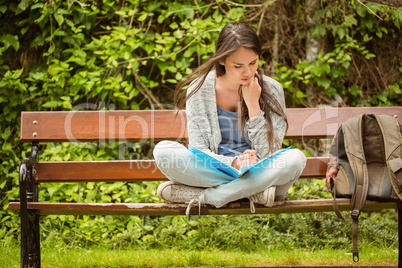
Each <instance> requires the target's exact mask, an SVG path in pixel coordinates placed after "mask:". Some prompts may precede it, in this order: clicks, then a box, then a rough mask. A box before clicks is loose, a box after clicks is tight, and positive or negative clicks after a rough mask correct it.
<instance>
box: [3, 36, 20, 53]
mask: <svg viewBox="0 0 402 268" xmlns="http://www.w3.org/2000/svg"><path fill="white" fill-rule="evenodd" d="M0 42H3V43H4V46H5V49H7V48H9V47H10V46H12V47H13V48H14V50H15V51H18V49H19V48H20V42H19V41H18V36H17V35H11V34H6V35H3V36H1V37H0Z"/></svg>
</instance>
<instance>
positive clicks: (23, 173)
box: [19, 159, 29, 268]
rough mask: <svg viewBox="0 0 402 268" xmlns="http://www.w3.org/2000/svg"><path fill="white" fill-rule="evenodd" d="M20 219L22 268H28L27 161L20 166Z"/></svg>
mask: <svg viewBox="0 0 402 268" xmlns="http://www.w3.org/2000/svg"><path fill="white" fill-rule="evenodd" d="M19 173H20V175H19V176H20V178H19V180H20V207H21V209H20V218H21V268H27V267H28V255H29V250H28V232H29V229H28V210H27V196H26V193H27V192H26V188H27V181H26V178H27V160H26V159H25V160H23V161H22V163H21V165H20V172H19Z"/></svg>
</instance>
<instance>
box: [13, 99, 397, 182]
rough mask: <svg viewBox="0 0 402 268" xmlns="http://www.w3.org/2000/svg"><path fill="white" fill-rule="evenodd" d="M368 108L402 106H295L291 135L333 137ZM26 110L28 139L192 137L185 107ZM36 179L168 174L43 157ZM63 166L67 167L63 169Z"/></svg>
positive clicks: (316, 171)
mask: <svg viewBox="0 0 402 268" xmlns="http://www.w3.org/2000/svg"><path fill="white" fill-rule="evenodd" d="M362 113H383V114H388V115H396V116H398V120H399V122H401V123H402V107H359V108H349V107H348V108H346V107H345V108H332V107H324V108H289V109H287V110H286V114H287V116H288V123H289V128H288V131H287V134H286V138H289V139H310V138H332V137H333V135H334V134H335V133H336V131H337V129H338V127H339V126H340V125H341V123H342V122H343V121H345V120H347V119H349V118H351V117H353V116H356V115H358V114H362ZM175 116H176V111H173V110H149V111H69V112H22V114H21V136H20V139H21V141H23V142H58V141H70V142H75V141H106V142H112V141H119V142H121V141H123V142H124V141H130V142H131V141H151V143H154V144H155V143H156V142H157V141H159V140H164V139H168V140H180V141H185V140H186V139H187V130H186V117H185V113H184V111H180V113H179V114H178V116H177V118H176V120H174V119H175ZM327 162H328V158H326V157H313V158H309V159H308V163H307V166H306V168H305V170H304V172H303V174H302V175H301V177H322V176H324V175H325V171H326V164H327ZM35 169H36V170H37V172H36V174H40V176H38V175H36V177H35V180H36V182H56V181H57V182H61V181H68V182H73V181H75V182H76V181H116V180H119V181H122V180H123V181H132V180H166V177H165V176H164V175H163V174H162V173H161V172H160V171H159V170H158V169H157V167H156V165H155V162H154V161H152V160H114V161H68V162H38V163H36V164H35ZM61 170H62V172H60V171H61Z"/></svg>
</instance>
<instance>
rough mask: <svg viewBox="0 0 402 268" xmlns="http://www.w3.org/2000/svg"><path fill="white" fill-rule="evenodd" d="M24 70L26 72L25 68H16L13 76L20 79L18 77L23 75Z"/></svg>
mask: <svg viewBox="0 0 402 268" xmlns="http://www.w3.org/2000/svg"><path fill="white" fill-rule="evenodd" d="M23 72H24V68H22V69H19V70H16V71H14V73H13V76H12V77H11V78H12V79H18V78H20V76H21V75H22V73H23Z"/></svg>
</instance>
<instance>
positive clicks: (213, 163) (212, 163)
mask: <svg viewBox="0 0 402 268" xmlns="http://www.w3.org/2000/svg"><path fill="white" fill-rule="evenodd" d="M291 147H292V146H290V147H287V148H285V149H282V150H279V151H276V152H275V153H273V154H272V155H270V156H268V157H266V158H264V159H262V160H260V161H259V162H258V163H257V164H255V165H251V166H242V167H241V168H240V170H238V169H236V168H234V167H232V166H229V165H227V164H225V163H223V162H221V161H219V160H218V159H216V158H215V157H213V156H210V155H209V154H207V153H204V152H203V151H201V150H198V149H197V148H195V147H193V146H191V145H189V146H188V149H189V151H190V152H192V153H193V154H195V155H196V156H197V157H199V158H200V159H201V160H202V161H204V162H205V164H206V165H207V166H208V167H210V168H215V169H218V170H220V171H222V172H224V173H226V174H227V175H229V176H231V177H233V178H240V177H242V176H244V174H246V173H247V172H249V171H251V170H254V169H259V168H265V167H267V166H269V163H270V162H271V161H272V159H274V158H275V157H276V156H278V155H279V154H281V153H283V152H284V151H286V150H289V149H290V148H291Z"/></svg>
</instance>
